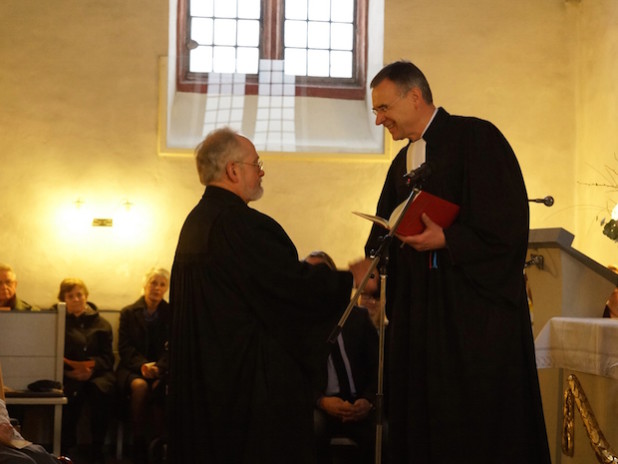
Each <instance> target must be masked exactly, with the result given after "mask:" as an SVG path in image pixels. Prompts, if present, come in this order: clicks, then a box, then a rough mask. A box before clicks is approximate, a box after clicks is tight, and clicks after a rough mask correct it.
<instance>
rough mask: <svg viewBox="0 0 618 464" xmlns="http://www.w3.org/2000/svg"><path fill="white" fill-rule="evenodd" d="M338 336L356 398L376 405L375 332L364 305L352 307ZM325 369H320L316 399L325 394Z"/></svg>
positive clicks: (376, 355) (376, 367) (376, 363)
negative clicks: (320, 376)
mask: <svg viewBox="0 0 618 464" xmlns="http://www.w3.org/2000/svg"><path fill="white" fill-rule="evenodd" d="M341 337H342V338H343V343H344V346H345V352H346V356H347V357H348V361H349V362H350V371H351V372H352V379H353V380H354V385H355V387H356V398H365V399H366V400H368V401H369V402H370V403H372V404H375V401H376V393H377V392H378V348H379V346H378V345H379V340H378V332H377V330H376V328H375V326H374V325H373V322H371V318H370V317H369V311H367V308H362V307H354V309H353V310H352V311H351V312H350V315H349V316H348V319H347V320H346V321H345V324H344V325H343V328H342V329H341ZM327 381H328V370H327V369H323V377H322V378H321V383H322V385H321V387H322V388H321V389H320V391H319V392H318V394H317V395H316V396H317V398H316V400H317V399H318V398H319V397H321V396H323V395H324V390H325V389H326V382H327Z"/></svg>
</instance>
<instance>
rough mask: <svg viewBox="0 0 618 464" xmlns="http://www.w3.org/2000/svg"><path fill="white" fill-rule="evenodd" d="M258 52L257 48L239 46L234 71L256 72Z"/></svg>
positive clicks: (243, 72) (242, 72)
mask: <svg viewBox="0 0 618 464" xmlns="http://www.w3.org/2000/svg"><path fill="white" fill-rule="evenodd" d="M259 61H260V54H259V50H258V49H257V48H245V47H241V48H239V49H238V51H237V57H236V71H237V72H239V73H241V74H257V72H258V63H259Z"/></svg>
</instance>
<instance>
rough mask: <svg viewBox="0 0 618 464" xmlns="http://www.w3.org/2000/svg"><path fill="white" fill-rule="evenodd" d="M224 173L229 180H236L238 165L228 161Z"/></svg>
mask: <svg viewBox="0 0 618 464" xmlns="http://www.w3.org/2000/svg"><path fill="white" fill-rule="evenodd" d="M225 175H226V176H227V178H228V179H229V180H230V181H232V182H234V183H236V182H238V165H237V164H236V163H234V162H233V161H228V162H227V163H226V165H225Z"/></svg>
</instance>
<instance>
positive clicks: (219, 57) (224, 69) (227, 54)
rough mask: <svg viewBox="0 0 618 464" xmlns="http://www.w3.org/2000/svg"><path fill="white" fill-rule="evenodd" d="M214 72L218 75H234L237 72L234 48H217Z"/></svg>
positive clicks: (214, 57)
mask: <svg viewBox="0 0 618 464" xmlns="http://www.w3.org/2000/svg"><path fill="white" fill-rule="evenodd" d="M213 71H214V72H218V73H233V72H234V71H236V56H235V49H234V47H215V49H214V56H213Z"/></svg>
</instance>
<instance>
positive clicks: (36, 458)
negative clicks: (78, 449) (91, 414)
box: [0, 366, 58, 464]
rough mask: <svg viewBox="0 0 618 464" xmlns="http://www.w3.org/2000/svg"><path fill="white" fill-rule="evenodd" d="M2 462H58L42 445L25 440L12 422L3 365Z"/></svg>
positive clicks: (0, 405) (0, 388)
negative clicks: (8, 407)
mask: <svg viewBox="0 0 618 464" xmlns="http://www.w3.org/2000/svg"><path fill="white" fill-rule="evenodd" d="M0 464H58V461H57V460H56V458H54V457H53V456H52V455H51V454H49V453H48V452H47V451H46V450H45V448H43V447H42V446H41V445H35V444H33V443H31V442H29V441H27V440H24V438H23V437H22V436H21V435H20V433H19V432H18V431H17V430H15V428H14V427H13V425H12V424H11V421H10V418H9V413H8V412H7V410H6V401H5V397H4V382H3V380H2V366H0Z"/></svg>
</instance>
